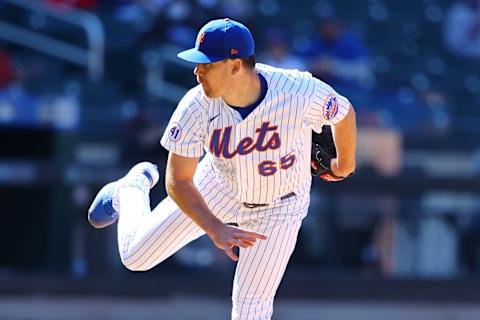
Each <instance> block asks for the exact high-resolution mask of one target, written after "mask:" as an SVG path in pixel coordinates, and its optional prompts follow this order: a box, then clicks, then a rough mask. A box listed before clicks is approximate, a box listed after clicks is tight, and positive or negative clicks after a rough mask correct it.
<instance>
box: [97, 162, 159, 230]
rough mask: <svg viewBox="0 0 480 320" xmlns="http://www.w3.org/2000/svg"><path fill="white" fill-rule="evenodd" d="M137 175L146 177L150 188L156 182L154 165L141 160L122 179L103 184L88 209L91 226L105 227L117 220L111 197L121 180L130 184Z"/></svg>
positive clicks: (156, 172)
mask: <svg viewBox="0 0 480 320" xmlns="http://www.w3.org/2000/svg"><path fill="white" fill-rule="evenodd" d="M138 175H144V176H145V177H146V178H148V181H149V182H150V189H151V188H153V186H155V185H156V184H157V182H158V178H159V175H158V169H157V166H156V165H154V164H152V163H150V162H141V163H139V164H137V165H135V166H134V167H133V168H132V169H130V171H129V172H128V173H127V175H126V176H125V177H123V178H122V179H120V180H117V181H114V182H110V183H109V184H107V185H105V186H104V187H103V188H102V189H100V191H99V192H98V194H97V196H96V197H95V199H94V200H93V202H92V205H91V206H90V208H89V209H88V221H89V222H90V224H91V225H92V226H93V227H95V228H105V227H108V226H109V225H111V224H113V223H115V221H117V220H118V212H117V211H116V210H115V208H114V206H113V198H114V196H115V192H116V191H117V187H118V186H119V185H120V184H121V182H125V183H129V184H131V183H132V181H133V182H134V181H135V177H138Z"/></svg>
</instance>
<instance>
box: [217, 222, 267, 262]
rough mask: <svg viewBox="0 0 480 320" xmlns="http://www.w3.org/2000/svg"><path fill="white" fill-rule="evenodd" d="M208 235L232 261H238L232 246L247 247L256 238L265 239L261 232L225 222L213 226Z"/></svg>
mask: <svg viewBox="0 0 480 320" xmlns="http://www.w3.org/2000/svg"><path fill="white" fill-rule="evenodd" d="M209 237H210V239H212V241H213V243H214V244H215V245H216V246H217V247H218V248H219V249H222V250H223V251H225V253H226V254H227V256H228V257H229V258H230V259H232V260H233V261H238V256H237V255H236V254H235V253H234V252H233V247H241V248H249V247H251V246H253V245H254V244H255V242H256V241H257V239H260V240H266V239H267V237H266V236H264V235H263V234H260V233H257V232H253V231H248V230H245V229H242V228H239V227H235V226H229V225H225V224H220V225H219V226H218V227H217V228H214V229H213V230H212V232H210V233H209Z"/></svg>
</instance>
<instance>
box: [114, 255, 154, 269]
mask: <svg viewBox="0 0 480 320" xmlns="http://www.w3.org/2000/svg"><path fill="white" fill-rule="evenodd" d="M121 260H122V264H123V265H124V267H125V268H127V269H128V270H130V271H148V270H150V269H152V268H153V267H154V265H152V264H150V263H147V262H146V261H139V260H134V259H132V258H131V257H130V258H127V257H124V256H123V255H121Z"/></svg>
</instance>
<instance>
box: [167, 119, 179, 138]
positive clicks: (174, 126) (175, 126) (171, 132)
mask: <svg viewBox="0 0 480 320" xmlns="http://www.w3.org/2000/svg"><path fill="white" fill-rule="evenodd" d="M168 137H169V138H170V140H171V141H173V142H177V141H178V140H180V138H181V137H182V127H181V126H180V124H179V123H177V122H172V123H171V124H170V127H169V128H168Z"/></svg>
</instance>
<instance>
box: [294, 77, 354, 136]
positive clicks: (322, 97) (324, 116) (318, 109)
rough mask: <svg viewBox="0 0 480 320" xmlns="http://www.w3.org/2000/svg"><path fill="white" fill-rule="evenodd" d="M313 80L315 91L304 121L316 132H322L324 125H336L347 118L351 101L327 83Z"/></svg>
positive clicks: (307, 107) (308, 104)
mask: <svg viewBox="0 0 480 320" xmlns="http://www.w3.org/2000/svg"><path fill="white" fill-rule="evenodd" d="M312 80H313V81H314V91H313V94H312V95H311V98H310V100H309V101H308V102H307V106H306V109H305V113H304V117H303V121H304V124H305V125H306V126H307V127H309V128H311V129H313V130H314V131H315V132H321V130H322V129H321V128H322V126H323V125H330V126H331V125H335V124H337V123H338V122H340V121H341V120H342V119H343V118H345V116H346V115H347V113H348V110H349V109H350V101H348V99H347V98H345V97H344V96H342V95H340V94H338V93H337V92H336V91H335V90H334V89H333V88H332V87H331V86H329V85H327V84H326V83H324V82H322V81H320V80H318V79H315V78H312Z"/></svg>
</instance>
